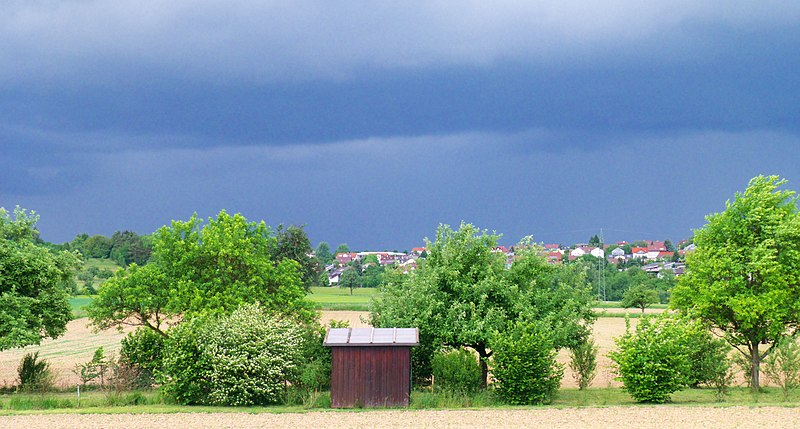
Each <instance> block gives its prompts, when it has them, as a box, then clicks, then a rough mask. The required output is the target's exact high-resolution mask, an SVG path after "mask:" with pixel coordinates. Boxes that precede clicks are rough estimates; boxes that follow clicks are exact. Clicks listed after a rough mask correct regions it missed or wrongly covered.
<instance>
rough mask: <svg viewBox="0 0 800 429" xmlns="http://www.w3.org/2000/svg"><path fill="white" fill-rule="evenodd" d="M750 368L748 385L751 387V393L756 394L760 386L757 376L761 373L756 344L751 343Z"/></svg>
mask: <svg viewBox="0 0 800 429" xmlns="http://www.w3.org/2000/svg"><path fill="white" fill-rule="evenodd" d="M750 366H751V370H752V373H751V374H750V385H751V386H752V387H753V392H757V391H758V390H759V389H760V388H761V385H760V383H759V374H760V372H761V355H760V354H759V353H758V342H757V341H755V342H753V344H752V346H751V347H750Z"/></svg>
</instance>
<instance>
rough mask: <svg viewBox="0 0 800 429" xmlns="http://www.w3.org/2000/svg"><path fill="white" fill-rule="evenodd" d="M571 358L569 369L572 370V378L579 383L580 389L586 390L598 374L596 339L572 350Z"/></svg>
mask: <svg viewBox="0 0 800 429" xmlns="http://www.w3.org/2000/svg"><path fill="white" fill-rule="evenodd" d="M569 358H570V359H569V367H570V369H571V370H572V377H573V378H575V381H576V382H577V383H578V389H580V390H584V389H586V388H587V387H589V385H591V384H592V380H594V376H595V375H596V374H597V345H595V343H594V339H593V338H589V339H587V340H586V341H584V342H582V343H580V344H578V345H577V346H575V347H573V348H571V349H570V350H569Z"/></svg>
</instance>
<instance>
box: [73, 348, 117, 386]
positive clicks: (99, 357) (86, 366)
mask: <svg viewBox="0 0 800 429" xmlns="http://www.w3.org/2000/svg"><path fill="white" fill-rule="evenodd" d="M113 363H114V358H113V357H110V358H106V355H105V350H104V349H103V347H98V348H97V350H95V351H94V354H93V355H92V360H90V361H89V362H86V363H79V364H77V365H75V373H76V374H78V376H79V377H80V379H81V383H82V384H83V385H84V386H85V385H86V384H88V383H89V382H91V381H95V380H99V381H100V386H101V387H104V386H105V382H106V376H107V374H108V371H109V370H110V369H111V366H112V364H113Z"/></svg>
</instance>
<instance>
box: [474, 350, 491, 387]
mask: <svg viewBox="0 0 800 429" xmlns="http://www.w3.org/2000/svg"><path fill="white" fill-rule="evenodd" d="M474 348H475V351H476V352H478V362H479V363H480V365H481V389H485V388H486V386H487V384H488V380H489V364H488V363H487V362H488V360H489V354H488V353H486V347H484V346H475V347H474Z"/></svg>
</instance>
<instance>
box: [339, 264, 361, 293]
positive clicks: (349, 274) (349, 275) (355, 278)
mask: <svg viewBox="0 0 800 429" xmlns="http://www.w3.org/2000/svg"><path fill="white" fill-rule="evenodd" d="M339 287H346V288H350V295H352V294H353V288H354V287H361V275H360V274H359V273H358V270H357V269H356V268H349V269H347V270H345V271H344V272H343V273H342V275H341V277H340V278H339Z"/></svg>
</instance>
